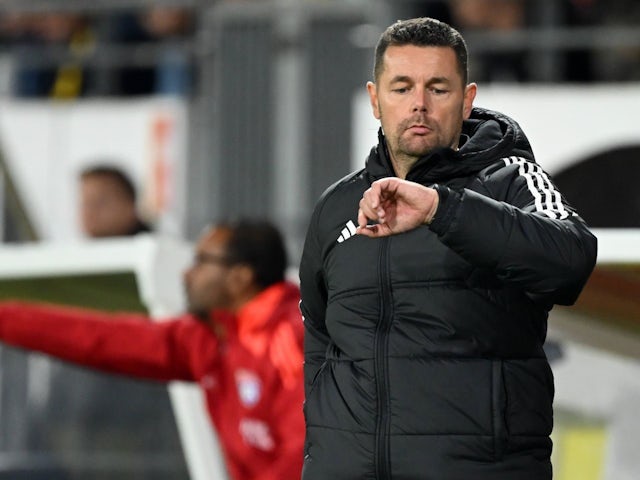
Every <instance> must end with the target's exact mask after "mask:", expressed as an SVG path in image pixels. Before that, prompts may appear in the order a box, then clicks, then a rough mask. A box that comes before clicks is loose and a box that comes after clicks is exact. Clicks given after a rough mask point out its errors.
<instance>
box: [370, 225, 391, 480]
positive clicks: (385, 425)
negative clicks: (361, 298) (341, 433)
mask: <svg viewBox="0 0 640 480" xmlns="http://www.w3.org/2000/svg"><path fill="white" fill-rule="evenodd" d="M390 241H391V240H390V239H389V238H388V237H386V238H383V239H382V240H381V245H380V264H379V268H380V292H381V295H380V318H379V320H378V325H377V327H376V335H375V352H374V359H375V360H374V361H375V378H376V386H377V398H378V408H377V413H378V417H377V422H376V456H375V468H376V479H377V480H388V479H391V474H390V467H389V420H390V416H389V389H388V379H389V372H388V367H389V364H388V359H387V352H388V347H389V330H390V328H391V319H392V317H393V304H392V296H391V276H390V273H389V248H390V247H389V243H390Z"/></svg>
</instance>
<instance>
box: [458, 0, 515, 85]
mask: <svg viewBox="0 0 640 480" xmlns="http://www.w3.org/2000/svg"><path fill="white" fill-rule="evenodd" d="M449 3H450V6H451V14H452V20H453V26H454V27H456V28H457V29H459V30H460V31H461V32H462V33H463V34H464V33H465V32H469V31H482V30H489V31H498V32H509V31H515V30H519V29H522V28H524V27H525V23H526V15H525V13H526V10H525V1H524V0H450V2H449ZM526 61H527V58H526V56H524V55H522V53H521V52H496V53H487V54H485V53H483V54H476V55H475V62H474V63H472V64H470V65H469V67H470V70H471V73H470V76H471V79H472V80H473V81H474V82H477V81H483V82H488V81H524V80H526V79H527V68H526Z"/></svg>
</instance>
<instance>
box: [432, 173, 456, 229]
mask: <svg viewBox="0 0 640 480" xmlns="http://www.w3.org/2000/svg"><path fill="white" fill-rule="evenodd" d="M432 188H434V189H435V190H436V192H438V197H439V200H438V209H437V210H436V214H435V215H434V216H433V220H432V221H431V223H430V224H429V228H430V229H431V230H432V231H433V232H434V233H436V234H437V235H438V236H442V235H444V234H445V233H447V231H448V230H449V226H450V225H451V222H452V221H453V218H454V217H455V214H456V212H457V211H458V207H459V206H460V201H461V195H460V194H459V193H458V192H455V191H453V190H451V189H450V188H449V187H445V186H444V185H438V184H435V185H433V187H432Z"/></svg>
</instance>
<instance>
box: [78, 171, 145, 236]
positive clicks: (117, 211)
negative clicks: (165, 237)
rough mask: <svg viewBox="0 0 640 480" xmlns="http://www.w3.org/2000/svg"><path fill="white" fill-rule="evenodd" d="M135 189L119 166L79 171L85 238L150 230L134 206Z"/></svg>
mask: <svg viewBox="0 0 640 480" xmlns="http://www.w3.org/2000/svg"><path fill="white" fill-rule="evenodd" d="M136 199H137V195H136V189H135V187H134V185H133V182H132V181H131V179H130V178H129V177H128V176H127V175H126V174H125V173H124V172H123V171H122V170H120V169H119V168H117V167H113V166H109V165H98V166H92V167H89V168H87V169H85V170H83V171H82V173H81V174H80V222H81V225H82V230H83V232H84V233H85V235H87V236H88V237H92V238H100V237H117V236H128V235H135V234H136V233H143V232H149V231H150V228H149V226H148V225H147V224H146V223H145V222H144V221H143V220H142V219H141V218H140V216H139V214H138V212H137V207H136Z"/></svg>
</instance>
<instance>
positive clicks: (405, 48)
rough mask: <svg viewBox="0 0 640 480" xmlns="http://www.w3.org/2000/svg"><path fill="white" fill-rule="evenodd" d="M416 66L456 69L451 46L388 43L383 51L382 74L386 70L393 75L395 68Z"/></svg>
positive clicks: (401, 68)
mask: <svg viewBox="0 0 640 480" xmlns="http://www.w3.org/2000/svg"><path fill="white" fill-rule="evenodd" d="M443 60H449V61H448V62H443ZM416 67H431V68H434V69H436V70H442V71H444V70H446V71H449V70H451V71H452V72H453V71H457V69H458V65H457V58H456V53H455V51H454V50H453V48H451V47H445V46H443V47H434V46H419V45H390V46H389V47H388V48H387V50H386V51H385V53H384V62H383V69H382V73H383V74H385V72H386V73H387V74H389V73H391V74H392V75H395V73H397V72H396V71H397V70H404V69H409V70H413V69H415V68H416Z"/></svg>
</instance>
